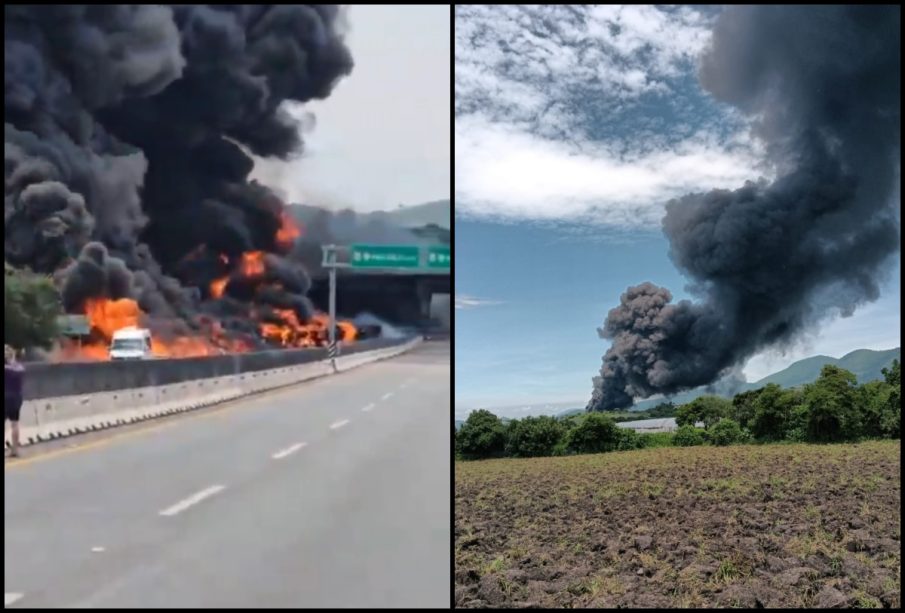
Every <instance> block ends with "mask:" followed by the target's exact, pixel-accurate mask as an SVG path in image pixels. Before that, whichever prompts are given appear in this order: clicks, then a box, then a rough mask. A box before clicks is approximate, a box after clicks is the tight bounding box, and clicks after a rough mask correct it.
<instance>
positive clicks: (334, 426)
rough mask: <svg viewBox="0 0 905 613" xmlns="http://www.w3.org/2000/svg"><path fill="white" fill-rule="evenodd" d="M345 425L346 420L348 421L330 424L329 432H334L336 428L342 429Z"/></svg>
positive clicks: (343, 420)
mask: <svg viewBox="0 0 905 613" xmlns="http://www.w3.org/2000/svg"><path fill="white" fill-rule="evenodd" d="M347 423H349V420H348V419H342V420H340V421H338V422H336V423H335V424H330V429H331V430H336V429H337V428H342V427H343V426H345V425H346V424H347Z"/></svg>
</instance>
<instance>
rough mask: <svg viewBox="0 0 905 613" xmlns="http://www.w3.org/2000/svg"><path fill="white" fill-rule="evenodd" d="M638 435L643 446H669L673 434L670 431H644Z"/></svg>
mask: <svg viewBox="0 0 905 613" xmlns="http://www.w3.org/2000/svg"><path fill="white" fill-rule="evenodd" d="M640 436H641V442H642V443H643V445H644V447H647V448H651V447H671V446H672V444H673V438H674V437H675V434H673V433H672V432H645V433H643V434H641V435H640Z"/></svg>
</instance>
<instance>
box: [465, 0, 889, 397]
mask: <svg viewBox="0 0 905 613" xmlns="http://www.w3.org/2000/svg"><path fill="white" fill-rule="evenodd" d="M717 10H718V9H711V8H703V9H702V8H692V7H673V8H656V7H652V6H626V7H617V6H603V7H557V6H547V7H516V6H496V7H456V9H455V143H456V147H455V198H456V215H457V217H456V234H455V240H456V258H457V260H456V262H457V264H456V291H457V296H456V301H455V302H456V304H455V306H456V398H457V408H463V409H466V408H471V407H474V406H506V405H513V404H516V403H525V404H539V403H550V402H557V401H577V402H579V403H580V404H581V405H583V404H584V402H586V401H587V398H588V397H589V394H590V390H591V376H592V375H595V374H597V372H598V370H599V368H600V358H601V356H602V355H603V353H604V352H605V351H606V348H607V347H608V342H606V341H603V340H601V339H600V338H598V336H597V333H596V328H597V327H598V326H601V325H602V324H603V321H604V319H605V317H606V314H607V312H608V311H609V309H611V308H612V307H613V306H615V305H616V304H618V301H619V295H620V294H621V293H622V292H623V291H625V288H626V287H627V286H629V285H634V284H636V283H639V282H641V281H652V282H654V283H656V284H658V285H663V286H666V287H668V288H669V289H670V290H671V291H672V293H673V295H674V297H675V299H677V300H678V299H681V298H686V297H691V296H689V295H688V294H687V293H686V292H685V291H684V285H685V284H686V283H687V281H688V280H687V279H685V278H684V277H682V276H681V275H680V274H679V273H678V272H677V271H676V269H675V266H674V265H673V263H672V262H671V261H670V259H669V256H668V249H669V244H668V242H667V241H666V239H665V238H664V237H663V234H662V231H661V229H660V220H661V218H662V216H663V213H664V204H665V203H666V201H667V200H669V199H670V198H672V197H676V196H681V195H683V194H686V193H689V192H694V191H706V190H709V189H712V188H737V187H740V186H741V185H742V184H743V183H744V181H745V180H756V179H758V178H760V177H763V178H766V179H767V180H770V179H772V178H774V177H775V172H774V169H773V168H771V167H770V166H769V165H768V164H766V163H765V156H764V154H763V150H762V148H761V145H760V143H759V142H757V141H756V140H755V139H753V138H752V137H751V136H750V133H749V130H748V126H747V125H746V123H745V121H744V119H743V118H742V117H741V116H740V115H739V114H737V113H736V112H735V111H734V110H733V109H731V108H730V107H728V106H726V105H723V104H720V103H717V102H716V101H714V100H713V99H712V98H711V97H710V96H709V95H708V94H707V93H706V92H705V91H704V90H703V89H702V88H701V87H700V85H699V83H698V79H697V76H696V62H697V57H698V55H699V53H700V52H701V50H702V49H704V48H705V46H706V45H707V44H708V41H709V37H710V26H711V24H712V21H713V19H714V18H715V16H716V14H717V13H716V11H717ZM898 276H899V264H898V255H897V256H896V262H892V263H891V265H890V267H889V270H888V271H887V274H886V276H885V277H884V279H883V280H882V282H881V287H882V292H883V293H882V295H881V297H880V299H879V300H878V301H877V302H875V303H873V304H870V305H867V306H865V307H862V308H861V309H860V310H859V311H856V313H855V315H854V316H852V317H849V318H838V317H834V316H831V317H829V318H828V319H826V320H824V321H823V322H821V324H820V326H819V327H817V328H815V329H813V330H811V331H810V332H809V334H807V335H806V336H805V337H803V338H801V339H798V341H797V342H796V343H795V344H794V345H793V346H789V347H783V348H776V349H774V350H772V351H769V352H764V353H762V354H760V355H758V356H755V357H753V358H752V359H751V360H750V361H749V362H748V363H747V364H746V366H745V369H744V372H745V375H746V376H747V377H748V380H749V381H753V380H757V379H759V378H761V377H763V376H765V375H767V374H769V373H771V372H775V371H776V370H780V369H782V368H784V367H785V366H787V365H788V364H789V363H791V362H792V361H795V360H797V359H800V358H802V357H807V356H810V355H815V354H820V353H823V354H827V355H832V356H835V357H841V356H842V355H844V354H845V353H847V352H849V351H851V350H854V349H858V348H862V347H866V348H874V349H885V348H891V347H895V346H898V343H899V332H900V315H899V310H900V302H899V298H898V294H899V289H900V288H899V284H898Z"/></svg>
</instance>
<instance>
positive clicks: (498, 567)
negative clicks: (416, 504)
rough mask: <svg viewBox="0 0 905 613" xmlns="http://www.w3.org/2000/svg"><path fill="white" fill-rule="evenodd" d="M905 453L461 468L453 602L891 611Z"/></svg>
mask: <svg viewBox="0 0 905 613" xmlns="http://www.w3.org/2000/svg"><path fill="white" fill-rule="evenodd" d="M899 449H900V445H899V442H898V441H881V442H868V443H861V444H855V445H765V446H739V447H728V448H710V447H703V448H701V447H698V448H685V449H674V448H660V449H645V450H639V451H632V452H619V453H609V454H601V455H588V456H576V457H570V458H535V459H526V460H491V461H484V462H462V463H457V464H456V495H455V565H456V570H455V575H454V576H455V581H456V589H455V600H456V606H457V607H525V606H531V607H645V608H660V607H859V606H880V607H890V606H898V604H899V594H900V591H901V590H900V580H899V576H900V520H899V514H900V491H901V482H900V476H899V466H900V462H899Z"/></svg>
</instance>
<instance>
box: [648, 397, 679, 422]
mask: <svg viewBox="0 0 905 613" xmlns="http://www.w3.org/2000/svg"><path fill="white" fill-rule="evenodd" d="M641 413H642V414H643V415H644V418H645V419H647V418H655V417H674V416H675V414H676V405H675V404H673V403H672V402H671V401H667V402H661V403H660V404H658V405H656V406H653V407H651V408H649V409H647V410H646V411H641Z"/></svg>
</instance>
